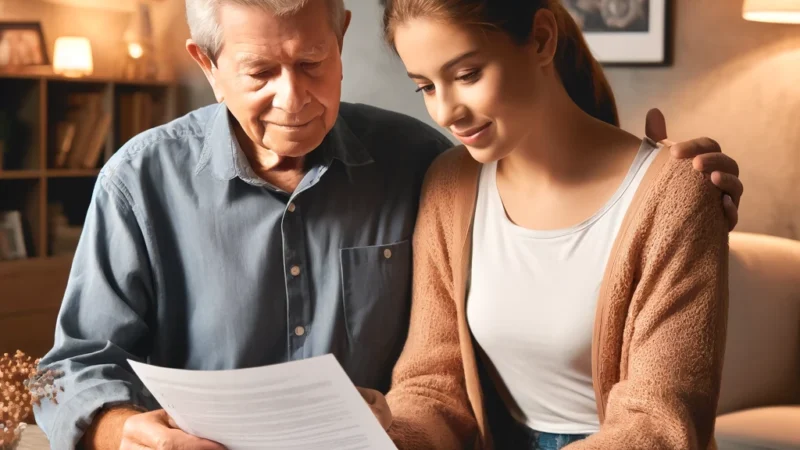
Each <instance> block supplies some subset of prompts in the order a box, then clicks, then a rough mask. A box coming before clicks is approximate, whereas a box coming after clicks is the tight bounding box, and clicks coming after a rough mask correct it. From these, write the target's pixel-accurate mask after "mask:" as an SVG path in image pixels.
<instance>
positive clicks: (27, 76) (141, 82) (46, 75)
mask: <svg viewBox="0 0 800 450" xmlns="http://www.w3.org/2000/svg"><path fill="white" fill-rule="evenodd" d="M0 78H13V79H17V80H34V81H35V80H48V81H65V82H69V83H102V84H105V83H114V84H120V85H131V86H163V87H169V86H173V85H174V84H175V82H174V81H173V80H150V79H144V78H143V79H129V78H118V77H108V76H95V75H89V76H86V77H80V78H70V77H65V76H62V75H57V74H54V73H52V72H48V71H46V70H45V71H41V73H40V71H30V72H3V71H0Z"/></svg>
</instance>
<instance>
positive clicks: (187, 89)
mask: <svg viewBox="0 0 800 450" xmlns="http://www.w3.org/2000/svg"><path fill="white" fill-rule="evenodd" d="M564 2H565V6H566V7H567V8H568V9H569V10H570V12H571V13H572V14H573V16H574V17H575V18H576V19H577V20H578V21H579V23H581V24H582V25H583V26H584V27H585V31H586V33H587V34H586V36H587V39H588V41H589V43H590V46H591V47H592V50H593V52H594V53H595V54H596V55H597V56H598V58H599V59H600V60H601V61H602V62H603V63H604V64H605V70H606V73H607V75H608V77H609V79H610V82H611V85H612V87H613V89H614V92H615V94H616V98H617V101H618V105H619V109H620V114H621V119H622V125H623V127H624V128H626V129H628V130H629V131H631V132H633V133H634V134H638V135H643V134H644V122H645V114H646V112H647V111H648V109H650V108H653V107H658V108H660V109H661V110H662V111H663V112H664V114H665V116H666V118H667V125H668V130H669V135H670V138H671V139H672V140H683V139H689V138H695V137H700V136H709V137H712V138H713V139H715V140H717V141H718V142H719V143H720V144H721V146H722V149H723V151H724V152H726V153H727V154H729V155H731V156H732V157H734V158H735V159H736V160H737V161H738V162H739V165H740V167H741V175H740V178H741V180H742V181H743V183H744V185H745V195H744V197H743V199H742V203H741V207H740V220H739V224H738V227H737V229H736V231H737V232H744V233H748V234H751V235H758V236H767V237H771V238H784V240H780V241H769V242H773V243H774V242H779V244H775V245H776V246H777V247H775V246H772V247H770V245H772V244H763V243H761V241H758V242H756V243H751V244H741V243H739V244H736V245H739V246H744V247H736V248H734V247H732V254H733V255H734V256H736V255H739V256H741V255H742V253H741V252H745V253H744V254H745V255H746V256H744V257H743V258H744V260H746V261H751V262H752V264H754V265H750V266H747V265H745V266H741V264H740V265H738V266H735V265H732V269H731V276H732V279H733V277H734V276H735V277H737V279H747V280H750V278H748V277H751V276H752V274H753V273H759V274H761V275H759V276H758V277H756V278H757V279H753V280H750V281H748V283H750V284H748V285H747V286H745V287H740V288H737V289H736V292H745V291H746V292H748V294H747V295H749V296H750V297H749V300H748V301H752V302H760V301H765V300H769V299H773V300H774V301H772V302H771V303H769V304H770V305H771V306H770V308H772V309H769V311H770V312H769V313H765V312H764V311H765V309H764V308H763V305H761V304H759V303H748V304H749V305H750V306H748V307H747V308H745V309H740V310H738V311H739V312H743V311H744V312H746V316H747V317H748V319H746V320H742V321H740V322H736V323H738V324H739V325H737V326H741V327H745V328H746V327H747V326H750V325H748V323H749V322H751V319H752V318H754V317H761V318H762V319H764V322H763V323H764V324H765V325H763V326H759V327H760V328H758V330H754V329H752V328H750V329H747V330H745V331H744V332H742V333H741V334H737V333H734V334H733V335H732V337H729V341H730V340H731V339H732V341H733V342H735V343H737V344H740V345H744V346H745V347H744V350H741V349H740V350H737V351H744V352H745V353H747V354H748V355H751V356H748V357H746V358H744V357H743V358H744V359H742V360H741V361H740V362H741V367H740V370H751V371H753V370H755V371H758V372H759V373H767V372H770V371H772V373H773V374H774V373H777V372H775V371H781V370H783V372H781V373H783V374H784V375H781V377H783V378H780V380H778V381H775V382H774V383H771V384H770V385H769V386H771V387H769V386H768V387H767V388H764V389H766V390H767V391H769V392H778V391H780V392H783V394H779V393H775V394H774V395H772V397H771V400H769V399H765V398H768V397H769V395H767V394H764V393H763V392H767V391H763V392H762V391H759V392H761V393H760V394H758V395H756V394H753V395H754V397H753V398H755V397H758V396H760V397H761V400H758V401H755V400H752V399H750V400H746V401H745V400H742V401H741V402H739V403H737V404H735V405H733V404H731V405H729V406H730V407H729V409H730V410H734V409H736V408H739V407H743V406H747V405H750V406H752V405H754V404H758V403H765V402H766V403H768V402H773V403H775V402H783V403H785V402H786V401H796V400H797V399H798V397H800V387H798V384H800V331H799V330H800V312H799V311H800V307H799V306H798V305H800V294H798V291H800V287H799V286H800V250H798V248H800V247H797V246H795V247H793V246H792V245H794V244H797V243H796V242H792V241H797V240H798V239H800V24H791V23H776V22H785V21H789V22H791V21H800V19H798V14H800V13H798V12H797V11H800V0H673V1H669V0H564ZM345 3H346V4H347V6H348V8H349V9H350V10H352V12H353V21H352V24H351V26H350V30H349V31H348V33H347V35H346V38H345V47H344V55H343V59H344V71H345V76H344V86H343V100H344V101H348V102H361V103H368V104H373V105H376V106H379V107H383V108H388V109H393V110H396V111H400V112H403V113H406V114H409V115H411V116H414V117H416V118H419V119H421V120H423V121H425V122H427V123H430V124H431V125H434V124H433V123H432V121H431V119H430V118H429V117H428V115H427V113H426V111H425V109H424V105H423V103H422V99H421V97H420V96H419V95H415V94H414V89H415V86H414V85H413V84H412V83H411V82H410V81H409V80H408V79H407V77H406V76H405V70H404V69H403V67H402V64H401V63H400V61H399V60H398V58H396V57H395V56H394V55H393V54H392V52H391V51H390V50H389V49H388V48H387V47H386V46H385V44H384V43H383V41H382V38H381V20H380V19H381V14H382V6H381V4H380V3H381V2H380V1H379V0H346V2H345ZM790 10H793V11H794V15H792V14H791V11H790ZM184 14H185V12H184V2H183V0H146V1H141V0H113V1H112V0H0V353H2V352H4V351H8V352H12V351H13V350H15V349H22V350H24V351H26V352H28V353H29V354H33V355H36V356H41V355H43V354H44V353H45V352H46V351H47V350H48V349H49V348H50V347H51V345H52V340H53V335H52V334H53V329H54V323H55V316H56V313H57V311H58V307H59V305H60V302H61V296H62V295H63V292H64V288H65V285H66V278H67V274H68V271H69V266H70V263H71V260H72V252H74V249H75V246H76V244H77V239H78V237H79V235H80V231H81V224H82V223H83V220H84V217H85V214H86V210H87V208H88V204H89V199H90V197H91V192H92V188H93V185H94V181H95V179H96V176H97V174H98V172H99V168H100V167H102V165H103V163H104V162H105V161H106V160H107V159H108V158H109V157H110V156H111V155H112V154H113V153H114V151H116V150H117V149H118V148H119V146H120V145H122V144H123V143H124V142H126V141H127V140H128V139H129V138H130V137H132V136H133V135H135V134H137V133H139V132H141V131H143V130H145V129H147V128H150V127H152V126H157V125H159V124H162V123H165V122H167V121H169V120H171V119H173V118H176V117H178V116H180V115H183V114H185V113H186V112H188V111H190V110H193V109H195V108H198V107H201V106H204V105H207V104H210V103H212V102H214V97H213V95H212V93H211V90H210V88H209V87H208V84H207V82H206V79H205V78H204V76H203V74H202V72H201V71H200V69H199V68H198V67H196V65H195V64H194V62H193V61H192V60H191V59H190V57H189V55H188V54H187V53H186V51H185V49H184V44H185V41H186V39H187V38H188V37H189V31H188V27H187V25H186V21H185V17H184ZM745 16H747V17H748V18H750V19H760V20H762V19H765V20H768V21H766V22H764V21H755V20H747V19H746V18H745ZM434 126H435V125H434ZM737 239H738V238H737ZM736 242H739V241H736ZM748 242H749V241H748ZM798 245H800V244H798ZM742 248H746V250H741V249H742ZM775 248H783V249H784V250H780V249H779V250H774V251H773V250H769V249H775ZM786 249H788V250H786ZM737 252H739V253H737ZM770 252H772V253H770ZM767 254H769V255H777V256H771V257H770V256H763V255H767ZM747 255H749V256H747ZM787 255H788V256H787ZM759 258H761V259H759ZM763 258H767V259H769V258H772V259H770V262H768V263H764V262H763ZM759 261H760V262H759ZM732 264H733V263H732ZM737 264H738V263H737ZM759 264H760V265H759ZM765 264H766V265H765ZM742 267H744V268H742ZM765 267H766V269H765ZM776 273H781V274H784V275H781V277H782V278H780V277H779V278H780V279H778V278H775V277H776V276H777V275H775V274H776ZM792 274H794V275H792ZM778 285H780V286H781V287H780V288H775V286H778ZM770 289H772V291H770ZM775 289H777V290H775ZM732 290H733V288H732ZM790 290H791V292H790ZM767 291H769V292H771V293H767ZM737 295H744V294H737ZM733 306H734V304H733V299H732V308H733ZM742 308H744V307H742ZM759 314H760V316H759ZM764 314H766V316H765V315H764ZM780 320H782V321H783V322H780ZM779 322H780V323H784V325H779V324H778V323H779ZM748 330H749V331H748ZM752 333H761V336H762V337H763V336H768V335H769V336H773V337H774V342H784V343H788V344H785V345H783V348H782V349H780V350H777V349H775V347H774V345H773V344H769V346H767V347H748V345H750V344H746V345H745V344H744V343H745V342H749V339H751V338H753V334H752ZM757 337H758V336H756V338H757ZM770 342H772V341H770ZM779 346H780V345H779ZM764 348H766V350H764ZM773 350H775V351H777V352H779V354H780V356H774V357H771V358H773V359H770V361H773V360H774V361H773V362H774V363H775V364H777V365H778V366H780V367H782V369H776V368H775V367H777V366H775V365H774V364H772V363H769V362H764V361H761V362H759V360H758V357H756V356H752V355H759V354H762V353H764V352H767V353H769V352H771V351H773ZM754 352H755V353H754ZM780 352H782V353H780ZM762 357H763V355H762ZM735 359H736V358H735V357H734V360H735ZM732 364H734V363H732ZM771 364H772V365H771ZM734 365H735V364H734ZM746 366H752V367H750V369H747V367H746ZM731 370H733V369H731ZM739 373H741V372H739ZM750 373H751V372H748V374H750ZM749 376H750V375H748V376H744V375H741V376H740V378H741V379H740V380H739V381H740V382H741V384H742V385H749V384H752V383H751V382H752V380H750V379H749V378H748V377H749ZM758 376H761V375H758ZM787 380H789V381H787ZM787 383H788V384H787ZM751 388H752V387H751ZM742 389H745V390H746V388H742ZM770 389H771V390H770ZM787 398H788V399H795V400H786V399H787ZM781 399H782V400H781ZM734 403H735V402H734ZM795 414H796V415H795V416H792V417H793V419H791V420H797V422H794V423H796V424H797V427H796V428H794V429H795V430H800V415H797V413H796V412H795ZM776 420H777V421H778V422H780V420H788V419H785V417H784V418H783V419H775V418H774V417H773V418H770V419H767V422H768V423H772V424H773V425H774V424H775V423H776ZM733 428H742V425H735V426H733ZM795 438H796V439H797V441H795V444H797V446H787V447H777V446H773V447H767V446H764V447H758V448H800V437H797V436H795ZM730 448H732V447H730ZM737 448H739V447H737Z"/></svg>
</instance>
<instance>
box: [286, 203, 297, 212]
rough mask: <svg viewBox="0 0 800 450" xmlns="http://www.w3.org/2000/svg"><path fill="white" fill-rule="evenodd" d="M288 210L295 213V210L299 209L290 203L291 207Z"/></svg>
mask: <svg viewBox="0 0 800 450" xmlns="http://www.w3.org/2000/svg"><path fill="white" fill-rule="evenodd" d="M286 209H288V210H289V212H294V210H295V209H297V207H296V206H294V203H289V206H288V208H286Z"/></svg>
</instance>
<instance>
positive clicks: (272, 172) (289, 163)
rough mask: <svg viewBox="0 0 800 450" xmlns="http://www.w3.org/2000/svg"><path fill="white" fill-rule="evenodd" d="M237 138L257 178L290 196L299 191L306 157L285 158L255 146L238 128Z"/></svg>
mask: <svg viewBox="0 0 800 450" xmlns="http://www.w3.org/2000/svg"><path fill="white" fill-rule="evenodd" d="M235 136H236V139H237V140H238V142H239V147H240V148H241V149H242V152H243V153H244V155H245V157H247V161H248V162H249V163H250V168H251V169H253V172H255V174H256V176H258V177H259V178H261V179H262V180H264V181H266V182H267V183H269V184H271V185H273V186H275V187H276V188H278V189H281V190H282V191H285V192H288V193H290V194H291V193H292V192H294V191H295V189H297V186H298V185H299V184H300V182H301V181H302V180H303V177H304V176H305V175H306V169H307V168H306V165H305V163H306V157H305V156H303V157H300V158H290V157H285V156H281V155H278V154H277V153H275V152H273V151H272V150H268V149H266V148H263V147H261V146H258V145H255V144H254V143H253V142H252V141H251V140H250V138H248V137H247V135H246V134H245V132H244V131H243V130H242V129H241V128H240V127H238V126H237V127H236V128H235Z"/></svg>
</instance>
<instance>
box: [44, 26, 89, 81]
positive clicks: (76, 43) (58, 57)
mask: <svg viewBox="0 0 800 450" xmlns="http://www.w3.org/2000/svg"><path fill="white" fill-rule="evenodd" d="M54 53H55V55H54V56H53V72H55V73H57V74H61V75H64V76H67V77H82V76H86V75H91V74H92V72H93V71H94V62H93V60H92V44H91V43H90V42H89V39H87V38H85V37H72V36H65V37H60V38H58V39H56V46H55V51H54Z"/></svg>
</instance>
